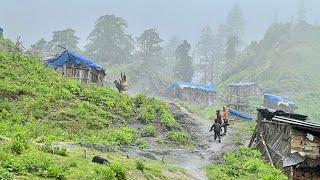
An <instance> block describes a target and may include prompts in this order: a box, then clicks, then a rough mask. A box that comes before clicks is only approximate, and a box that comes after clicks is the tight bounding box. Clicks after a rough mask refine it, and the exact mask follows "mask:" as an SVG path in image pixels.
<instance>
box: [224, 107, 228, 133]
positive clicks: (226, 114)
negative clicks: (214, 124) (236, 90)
mask: <svg viewBox="0 0 320 180" xmlns="http://www.w3.org/2000/svg"><path fill="white" fill-rule="evenodd" d="M222 110H223V115H222V119H223V125H222V126H223V135H226V134H227V127H228V126H229V112H228V108H227V107H226V106H223V109H222Z"/></svg>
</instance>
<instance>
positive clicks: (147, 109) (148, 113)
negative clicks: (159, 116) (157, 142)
mask: <svg viewBox="0 0 320 180" xmlns="http://www.w3.org/2000/svg"><path fill="white" fill-rule="evenodd" d="M155 116H156V112H155V110H154V109H153V107H152V105H150V104H149V103H144V104H142V105H141V108H140V113H139V116H138V119H139V120H141V121H142V122H144V123H147V124H148V123H151V122H153V121H154V119H155Z"/></svg>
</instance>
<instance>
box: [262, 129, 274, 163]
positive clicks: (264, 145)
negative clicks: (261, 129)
mask: <svg viewBox="0 0 320 180" xmlns="http://www.w3.org/2000/svg"><path fill="white" fill-rule="evenodd" d="M260 138H261V141H262V145H263V147H264V148H265V151H266V154H267V156H268V159H269V162H270V163H271V164H272V165H273V166H274V164H273V160H272V158H271V155H270V152H269V150H268V147H267V145H266V142H265V141H264V139H263V136H262V133H260Z"/></svg>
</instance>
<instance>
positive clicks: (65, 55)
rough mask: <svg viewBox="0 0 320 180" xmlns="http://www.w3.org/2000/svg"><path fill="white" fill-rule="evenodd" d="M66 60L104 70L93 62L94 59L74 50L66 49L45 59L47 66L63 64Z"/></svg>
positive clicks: (54, 66)
mask: <svg viewBox="0 0 320 180" xmlns="http://www.w3.org/2000/svg"><path fill="white" fill-rule="evenodd" d="M67 61H71V62H72V63H75V64H77V65H79V64H82V65H84V66H87V67H90V68H94V69H96V70H98V71H103V73H104V74H105V71H104V69H103V67H102V66H101V65H99V64H97V63H95V62H94V61H92V60H91V59H89V58H87V57H85V56H82V55H80V54H78V53H76V52H71V51H68V50H65V51H63V52H62V53H61V54H59V55H58V56H56V57H53V58H50V59H48V60H46V61H45V63H46V64H47V65H48V66H49V67H53V68H56V67H58V66H63V64H64V63H65V62H67Z"/></svg>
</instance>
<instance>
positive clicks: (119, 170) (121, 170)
mask: <svg viewBox="0 0 320 180" xmlns="http://www.w3.org/2000/svg"><path fill="white" fill-rule="evenodd" d="M110 167H111V169H112V170H113V171H114V172H115V173H116V178H117V179H119V180H125V179H127V170H126V168H125V167H124V166H123V165H122V164H120V163H118V162H114V163H112V164H111V165H110Z"/></svg>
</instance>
